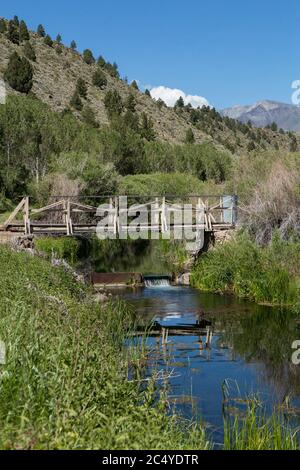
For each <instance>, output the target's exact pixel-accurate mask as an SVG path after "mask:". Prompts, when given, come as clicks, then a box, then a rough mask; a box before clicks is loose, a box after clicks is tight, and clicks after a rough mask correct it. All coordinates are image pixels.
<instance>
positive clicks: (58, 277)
mask: <svg viewBox="0 0 300 470" xmlns="http://www.w3.org/2000/svg"><path fill="white" fill-rule="evenodd" d="M0 264H1V271H0V338H1V340H2V341H4V343H5V346H6V364H4V365H0V390H1V402H0V422H1V426H0V447H1V448H4V449H54V448H58V449H61V448H63V449H70V448H71V449H87V448H94V449H99V448H101V449H128V448H130V449H150V448H152V449H187V448H189V449H190V448H195V449H196V448H198V449H202V448H208V447H209V444H208V441H207V438H206V437H205V435H204V431H203V430H202V429H201V428H199V427H197V426H194V425H191V424H190V423H186V422H184V421H182V420H180V419H179V418H177V417H176V416H173V415H172V416H171V415H168V414H167V408H166V402H165V400H164V399H163V397H162V399H161V400H157V394H156V395H155V387H154V382H152V381H151V380H150V381H149V386H145V383H147V382H140V381H139V379H138V376H136V375H135V374H134V370H137V369H138V367H139V366H138V364H139V361H140V360H141V355H140V353H139V352H138V351H132V352H130V351H131V350H130V349H129V350H128V349H125V347H124V340H125V337H126V331H128V329H130V328H131V327H132V326H133V324H134V316H133V314H132V312H130V311H129V310H128V308H127V307H126V306H125V305H124V304H123V303H118V302H117V301H116V302H113V303H109V304H107V305H106V306H103V305H100V304H98V303H96V302H95V301H94V300H93V298H92V297H91V295H90V292H89V289H88V288H87V287H85V286H84V285H83V284H81V283H78V282H76V281H75V280H74V279H73V277H72V275H71V274H70V273H67V272H66V271H64V270H63V269H62V268H61V267H52V266H51V265H50V263H49V262H48V261H47V260H45V259H41V258H39V257H36V256H30V255H28V254H25V253H15V252H13V251H11V250H10V249H8V248H3V247H1V248H0ZM129 374H130V375H131V379H130V380H129V379H128V377H129ZM155 396H156V401H155Z"/></svg>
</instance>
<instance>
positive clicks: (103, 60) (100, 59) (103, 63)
mask: <svg viewBox="0 0 300 470" xmlns="http://www.w3.org/2000/svg"><path fill="white" fill-rule="evenodd" d="M97 64H98V65H99V67H105V65H106V62H105V59H104V58H103V57H102V55H100V56H99V58H98V60H97Z"/></svg>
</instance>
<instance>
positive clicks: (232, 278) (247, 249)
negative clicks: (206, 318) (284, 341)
mask: <svg viewBox="0 0 300 470" xmlns="http://www.w3.org/2000/svg"><path fill="white" fill-rule="evenodd" d="M292 259H293V260H294V262H290V260H292ZM299 260H300V242H299V241H297V242H295V241H293V240H290V241H282V240H280V239H279V238H278V237H277V236H276V234H275V235H274V237H273V241H272V243H271V244H270V246H268V247H265V248H261V247H259V246H258V245H257V244H256V243H255V242H253V241H251V240H250V238H249V237H248V236H247V235H246V234H240V235H239V236H237V237H236V238H235V239H234V240H233V241H231V242H229V243H226V244H224V245H222V246H219V247H216V248H215V249H214V250H211V251H209V252H207V253H205V254H203V255H201V256H200V258H199V260H198V261H197V263H196V265H195V266H194V269H193V273H192V276H191V281H192V284H193V285H194V286H195V287H198V288H199V289H203V290H209V291H220V292H231V293H234V294H236V295H237V296H238V297H245V298H248V299H250V300H253V301H256V302H266V303H271V304H278V305H286V304H289V305H294V304H295V303H296V302H298V300H297V299H298V298H299V294H300V292H299V289H298V288H297V285H298V284H299V282H298V279H299V276H300V269H299Z"/></svg>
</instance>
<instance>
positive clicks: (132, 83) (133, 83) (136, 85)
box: [130, 80, 139, 90]
mask: <svg viewBox="0 0 300 470" xmlns="http://www.w3.org/2000/svg"><path fill="white" fill-rule="evenodd" d="M130 86H131V87H132V88H134V89H135V90H138V89H139V87H138V84H137V82H136V80H133V82H131V85H130Z"/></svg>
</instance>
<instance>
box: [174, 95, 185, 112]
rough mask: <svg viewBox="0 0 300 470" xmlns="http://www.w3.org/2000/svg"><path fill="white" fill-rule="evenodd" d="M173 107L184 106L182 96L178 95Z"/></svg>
mask: <svg viewBox="0 0 300 470" xmlns="http://www.w3.org/2000/svg"><path fill="white" fill-rule="evenodd" d="M174 107H175V108H181V109H182V108H184V101H183V98H182V96H179V98H178V100H177V101H176V103H175V106H174Z"/></svg>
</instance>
